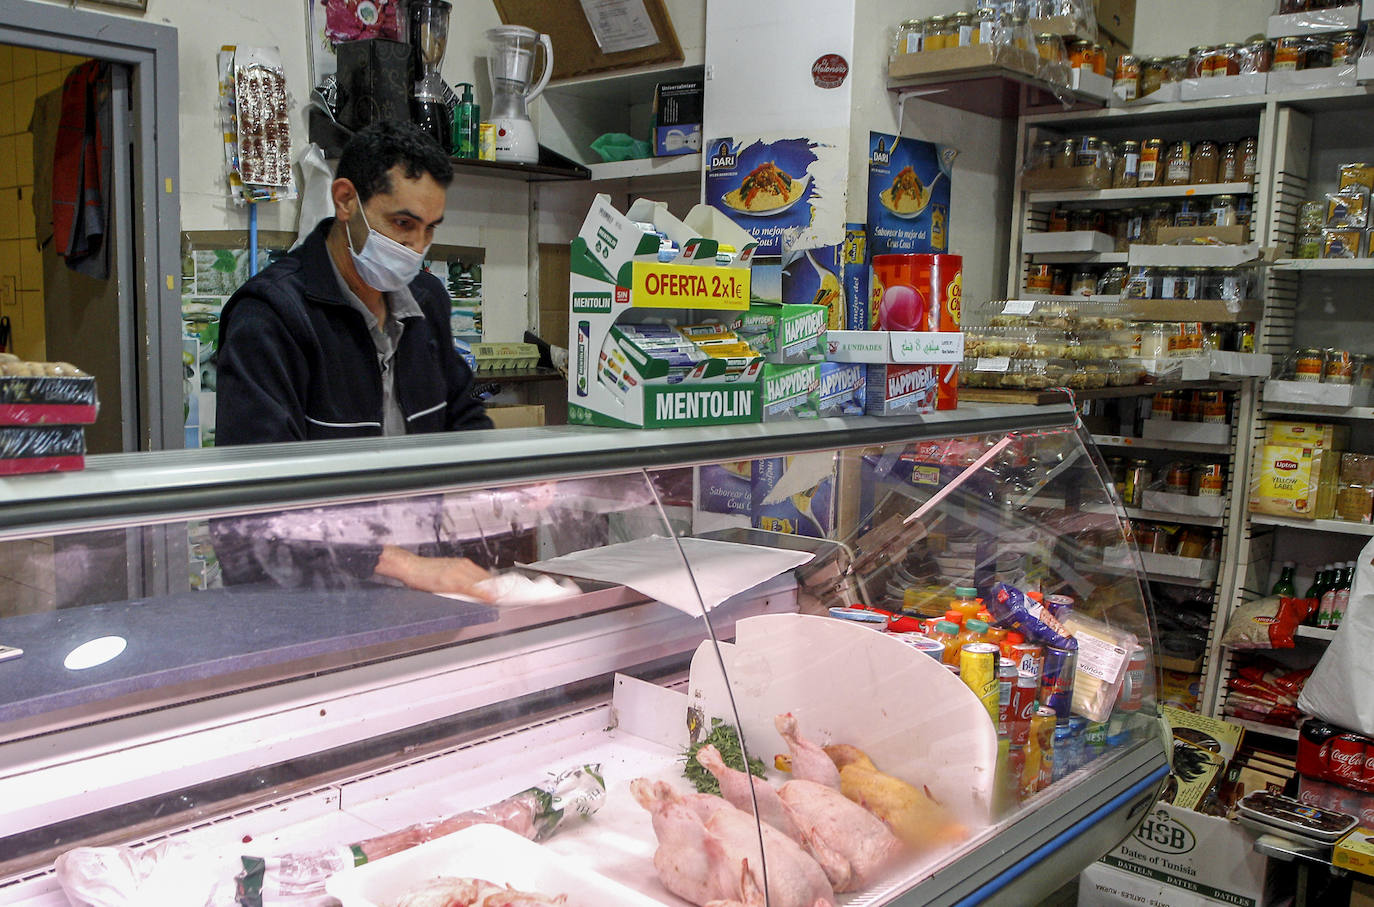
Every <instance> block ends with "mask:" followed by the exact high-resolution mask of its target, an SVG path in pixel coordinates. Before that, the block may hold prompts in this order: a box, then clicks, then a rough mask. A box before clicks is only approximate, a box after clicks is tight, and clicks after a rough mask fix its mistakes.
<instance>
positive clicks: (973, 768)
mask: <svg viewBox="0 0 1374 907" xmlns="http://www.w3.org/2000/svg"><path fill="white" fill-rule="evenodd" d="M720 654H721V660H723V661H724V662H725V669H726V671H727V673H728V675H729V677H730V692H732V693H733V694H734V701H735V706H736V707H737V708H738V709H739V719H738V724H739V727H740V729H741V731H742V732H743V734H744V740H745V745H746V746H747V747H748V749H749V754H750V755H751V756H754V757H756V758H759V759H762V760H763V761H764V763H766V764H767V765H768V766H770V768H771V766H772V764H773V756H774V755H775V754H777V753H785V752H787V744H786V743H784V742H783V739H782V737H781V736H780V735H779V734H778V732H777V730H776V729H775V728H774V726H773V718H774V716H775V715H778V714H781V713H782V712H791V713H792V714H793V715H795V716H796V717H797V722H798V727H799V729H800V731H801V734H802V736H803V737H806V738H808V739H810V740H812V741H814V742H815V743H818V744H820V745H822V746H824V745H826V744H830V743H848V744H851V745H853V746H857V747H858V748H859V749H861V750H863V751H864V752H866V753H867V754H868V755H869V757H870V758H872V760H873V762H874V764H875V765H877V766H878V768H879V770H880V771H883V772H886V773H887V774H889V775H893V776H895V777H897V778H901V779H902V780H903V781H906V782H907V783H909V784H912V785H915V786H916V787H921V786H922V785H924V786H926V787H927V788H928V789H929V790H930V792H931V794H933V795H934V796H935V797H936V798H937V799H938V800H939V801H940V802H941V803H943V804H945V806H947V807H949V809H950V810H952V811H953V812H954V813H955V815H957V816H958V817H959V818H960V820H961V821H963V822H965V823H966V824H968V825H969V826H970V827H971V828H974V829H977V828H982V827H984V826H986V825H988V824H989V823H990V822H991V816H992V802H993V792H994V785H995V778H996V765H997V730H996V728H995V727H994V726H993V724H992V720H991V718H990V717H989V716H988V713H987V711H986V709H984V707H983V705H982V703H981V702H980V701H979V700H978V697H977V696H975V695H974V694H973V692H972V691H971V690H970V689H969V688H968V687H966V686H964V684H963V683H962V682H961V681H960V680H959V678H957V677H955V676H954V675H953V674H951V673H950V672H949V669H948V668H946V667H944V666H943V665H941V664H940V663H939V662H937V661H935V659H933V658H931V657H930V656H929V655H925V654H923V653H921V652H919V651H917V650H916V649H913V648H911V647H910V646H908V645H906V644H905V643H902V642H899V641H898V640H896V639H894V638H892V637H891V636H889V635H887V634H885V633H881V632H878V631H876V630H873V629H871V628H869V627H867V626H864V625H861V624H858V623H854V622H851V621H845V620H837V619H835V618H833V617H818V616H814V615H807V614H765V615H761V616H759V617H750V618H746V619H745V620H741V621H740V622H739V623H738V624H736V637H735V642H734V643H733V644H730V643H722V644H721V647H720ZM688 705H689V706H691V707H694V708H699V709H701V710H702V712H703V713H704V714H705V715H706V717H707V718H708V719H709V718H711V717H718V718H722V719H724V720H725V721H728V722H730V723H731V724H734V723H736V719H735V718H734V715H733V711H732V709H731V707H730V698H729V694H728V693H727V691H726V688H725V684H724V682H723V679H722V676H721V671H720V666H719V661H718V660H717V658H716V653H715V649H714V648H713V646H712V645H711V642H710V641H709V640H707V641H705V642H703V643H702V644H701V645H700V646H699V647H698V648H697V651H696V654H695V655H694V656H693V658H692V667H691V674H690V677H689V689H688Z"/></svg>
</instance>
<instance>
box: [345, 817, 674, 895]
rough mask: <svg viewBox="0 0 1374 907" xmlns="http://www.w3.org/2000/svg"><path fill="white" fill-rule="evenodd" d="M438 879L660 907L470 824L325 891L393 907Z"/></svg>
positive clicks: (351, 872)
mask: <svg viewBox="0 0 1374 907" xmlns="http://www.w3.org/2000/svg"><path fill="white" fill-rule="evenodd" d="M438 876H462V877H475V878H480V879H486V880H487V881H489V882H496V883H498V884H502V885H510V886H512V887H514V888H517V889H519V890H521V891H534V892H539V893H540V894H545V895H549V896H550V897H552V896H554V895H559V894H566V895H567V896H568V901H567V904H568V907H613V905H624V907H656V905H657V904H658V902H657V901H655V900H654V899H653V898H649V897H646V896H644V895H642V894H638V893H637V892H634V891H632V890H630V889H629V888H626V887H625V886H624V885H621V884H619V883H618V882H612V881H611V880H610V879H607V878H605V877H604V876H600V875H597V874H596V873H594V872H591V871H590V870H587V869H583V868H582V867H580V866H578V865H577V864H575V863H571V862H569V861H566V860H564V859H563V858H562V857H559V856H558V855H557V854H555V853H553V852H552V851H550V850H548V849H546V848H544V847H541V846H539V845H538V844H536V843H534V842H533V841H530V840H528V839H526V838H522V837H521V836H520V835H517V834H516V833H515V832H513V831H509V830H507V829H505V828H502V827H501V826H499V825H473V826H471V827H469V828H465V829H463V830H462V831H456V832H454V833H453V834H451V835H445V836H444V837H442V838H439V839H437V840H434V841H429V842H428V843H425V844H421V845H420V846H418V847H412V848H411V849H410V850H404V851H401V852H400V853H396V854H392V855H391V856H389V857H383V858H382V859H380V860H377V861H376V862H375V863H365V864H363V865H362V866H358V867H356V868H354V869H346V870H344V871H343V872H339V873H335V874H334V875H332V876H330V877H329V879H328V880H327V881H326V882H325V886H324V887H325V891H327V892H329V894H330V895H331V896H333V897H336V898H338V899H339V900H340V901H342V902H343V907H391V905H392V904H394V903H395V902H396V900H397V899H398V898H400V897H401V896H402V895H403V894H405V893H406V892H407V891H410V890H411V889H414V888H416V887H418V886H420V885H422V884H423V883H425V882H427V881H429V880H430V879H433V878H436V877H438Z"/></svg>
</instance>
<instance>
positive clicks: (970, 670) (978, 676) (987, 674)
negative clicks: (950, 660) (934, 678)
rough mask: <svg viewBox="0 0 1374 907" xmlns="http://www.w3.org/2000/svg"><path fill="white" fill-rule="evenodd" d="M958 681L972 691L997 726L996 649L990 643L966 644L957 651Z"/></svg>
mask: <svg viewBox="0 0 1374 907" xmlns="http://www.w3.org/2000/svg"><path fill="white" fill-rule="evenodd" d="M959 679H960V680H962V681H963V682H964V686H966V687H968V688H969V689H970V690H972V691H973V695H975V696H977V697H978V698H979V700H981V701H982V703H983V708H985V709H987V712H988V717H989V718H991V719H992V724H993V726H994V727H996V726H997V713H998V691H997V647H996V646H994V645H993V644H992V643H990V642H971V643H966V644H965V645H964V646H963V648H961V649H960V650H959Z"/></svg>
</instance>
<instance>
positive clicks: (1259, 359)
mask: <svg viewBox="0 0 1374 907" xmlns="http://www.w3.org/2000/svg"><path fill="white" fill-rule="evenodd" d="M1207 358H1208V360H1210V362H1211V364H1212V374H1214V375H1238V376H1240V377H1243V378H1268V377H1269V375H1270V373H1271V372H1272V371H1273V369H1274V357H1273V356H1271V355H1270V354H1269V353H1234V352H1230V351H1229V350H1211V351H1210V352H1208V353H1207Z"/></svg>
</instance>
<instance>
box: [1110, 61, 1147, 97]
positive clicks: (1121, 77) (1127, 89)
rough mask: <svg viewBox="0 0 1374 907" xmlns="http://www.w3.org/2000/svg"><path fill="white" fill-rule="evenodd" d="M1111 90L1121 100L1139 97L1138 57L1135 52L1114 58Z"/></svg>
mask: <svg viewBox="0 0 1374 907" xmlns="http://www.w3.org/2000/svg"><path fill="white" fill-rule="evenodd" d="M1112 92H1113V93H1114V94H1115V95H1116V96H1117V97H1118V98H1120V99H1121V100H1123V101H1134V100H1135V99H1136V98H1138V97H1140V58H1139V57H1137V56H1136V55H1135V54H1122V55H1121V56H1119V57H1117V58H1116V71H1115V73H1114V74H1113V76H1112Z"/></svg>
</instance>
